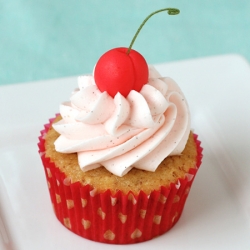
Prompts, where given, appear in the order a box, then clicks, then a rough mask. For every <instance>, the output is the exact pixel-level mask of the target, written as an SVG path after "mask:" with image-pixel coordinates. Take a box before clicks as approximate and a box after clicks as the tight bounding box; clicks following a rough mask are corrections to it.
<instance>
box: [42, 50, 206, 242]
mask: <svg viewBox="0 0 250 250" xmlns="http://www.w3.org/2000/svg"><path fill="white" fill-rule="evenodd" d="M124 55H125V56H124ZM128 58H129V59H128ZM121 65H122V67H120V66H121ZM124 86H125V87H124ZM38 146H39V153H40V156H41V159H42V163H43V166H44V170H45V176H46V179H47V183H48V189H49V193H50V197H51V202H52V205H53V209H54V212H55V215H56V217H57V218H58V220H59V221H60V222H61V223H62V224H63V225H64V226H65V227H66V228H68V229H69V230H70V231H72V232H73V233H76V234H78V235H80V236H82V237H83V238H86V239H89V240H93V241H97V242H103V243H111V244H130V243H137V242H143V241H147V240H150V239H152V238H154V237H156V236H159V235H161V234H163V233H165V232H167V231H168V230H169V229H171V228H172V227H173V226H174V225H175V224H176V222H177V221H178V220H179V218H180V216H181V214H182V211H183V208H184V205H185V202H186V199H187V197H188V194H189V191H190V188H191V185H192V183H193V180H194V177H195V175H196V173H197V170H198V169H199V166H200V164H201V159H202V148H201V147H200V142H199V140H198V139H197V135H195V134H194V133H193V132H192V131H191V130H190V114H189V110H188V104H187V102H186V99H185V97H184V95H183V93H182V92H181V90H180V88H179V86H178V85H177V84H176V83H175V81H174V80H172V79H171V78H169V77H162V76H161V75H160V74H159V73H158V72H157V70H156V69H155V68H154V67H153V66H148V65H147V63H146V61H145V59H144V58H143V57H142V55H141V54H139V53H138V52H136V51H135V50H132V49H130V51H129V53H127V49H126V48H117V49H113V50H110V51H108V52H107V53H106V54H104V55H103V56H102V57H101V58H100V59H99V61H98V62H97V64H96V66H95V69H94V73H93V76H92V75H86V76H80V77H79V78H78V88H77V89H75V90H74V91H73V93H72V94H71V96H70V98H69V101H67V102H64V103H62V104H61V105H60V114H57V115H55V117H54V118H52V119H50V120H49V122H48V124H46V125H45V128H44V130H42V131H41V136H40V137H39V143H38Z"/></svg>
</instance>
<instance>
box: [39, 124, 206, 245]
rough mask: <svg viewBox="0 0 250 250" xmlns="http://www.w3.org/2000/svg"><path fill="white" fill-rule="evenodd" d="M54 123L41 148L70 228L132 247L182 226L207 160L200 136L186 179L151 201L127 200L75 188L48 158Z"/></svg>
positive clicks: (61, 216)
mask: <svg viewBox="0 0 250 250" xmlns="http://www.w3.org/2000/svg"><path fill="white" fill-rule="evenodd" d="M53 120H54V119H50V123H49V124H46V125H45V126H44V127H45V129H44V130H42V131H41V136H40V137H39V143H38V147H39V153H40V156H41V159H42V162H43V166H44V170H45V175H46V179H47V183H48V189H49V193H50V197H51V201H52V204H53V208H54V212H55V214H56V216H57V218H58V220H59V221H60V222H61V223H62V224H63V225H64V226H65V227H66V228H68V229H69V230H70V231H72V232H74V233H76V234H78V235H80V236H82V237H84V238H86V239H89V240H93V241H98V242H104V243H112V244H130V243H137V242H142V241H147V240H150V239H152V238H153V237H156V236H159V235H161V234H163V233H165V232H166V231H168V230H169V229H170V228H172V227H173V226H174V225H175V224H176V222H177V221H178V220H179V218H180V216H181V214H182V211H183V208H184V205H185V201H186V199H187V196H188V194H189V191H190V188H191V185H192V183H193V180H194V177H195V175H196V173H197V170H198V169H199V166H200V164H201V160H202V148H201V147H200V141H198V139H197V135H194V138H195V141H196V145H197V152H198V155H197V164H196V167H195V168H192V169H190V171H189V173H188V174H186V176H185V178H184V179H178V181H177V182H176V183H172V184H171V185H170V187H168V188H166V187H161V189H160V190H159V191H153V192H152V193H151V194H150V195H146V194H145V193H144V192H140V193H139V195H134V194H133V193H132V192H129V193H128V194H123V193H122V192H121V191H118V192H117V193H116V194H111V191H110V190H107V191H105V192H103V193H96V192H95V190H94V189H93V187H91V186H90V185H86V186H83V185H82V184H81V183H79V182H76V183H70V180H69V179H68V178H67V177H66V176H65V174H64V173H62V172H61V171H60V170H59V168H57V167H56V166H55V164H54V163H53V162H50V159H49V158H46V157H45V147H44V142H45V135H46V133H47V131H48V129H49V128H50V126H51V123H52V122H53Z"/></svg>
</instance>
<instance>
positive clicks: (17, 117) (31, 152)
mask: <svg viewBox="0 0 250 250" xmlns="http://www.w3.org/2000/svg"><path fill="white" fill-rule="evenodd" d="M157 68H158V69H159V70H160V72H161V73H162V75H164V76H171V77H172V78H174V79H175V80H176V81H177V82H178V83H179V85H180V86H181V88H182V89H183V92H184V93H185V95H186V97H187V99H188V101H189V105H190V109H191V114H192V127H193V128H194V130H195V132H196V133H198V134H199V138H200V139H201V141H202V146H203V147H204V159H203V164H202V166H201V169H200V170H199V173H198V175H197V177H196V179H195V182H194V185H193V188H192V191H191V193H190V196H189V199H188V201H187V204H186V207H185V210H184V212H183V215H182V217H181V219H180V220H179V222H178V223H177V224H176V226H175V227H174V228H173V229H172V230H170V231H169V232H168V233H166V234H164V235H163V236H160V237H158V238H155V239H153V240H151V241H148V242H144V243H140V244H135V245H127V246H116V249H144V250H145V249H153V247H154V248H155V249H186V250H188V249H192V250H193V249H227V250H229V249H250V192H249V191H250V152H249V142H250V129H249V125H250V67H249V65H248V63H247V62H246V61H245V60H244V58H242V57H240V56H238V55H224V56H217V57H209V58H203V59H194V60H188V61H181V62H174V63H166V64H162V65H157ZM76 86H77V85H76V77H71V78H64V79H57V80H50V81H41V82H36V83H27V84H17V85H10V86H3V87H0V102H1V103H0V104H1V106H0V117H1V118H0V119H1V120H0V121H1V122H0V235H1V238H2V239H1V241H0V249H8V250H9V249H18V250H34V249H36V250H40V249H41V250H44V249H46V250H54V249H60V250H64V249H74V250H78V249H95V250H96V249H102V250H105V249H113V247H114V246H112V245H107V244H100V243H96V242H92V241H89V240H85V239H83V238H81V237H79V236H77V235H75V234H73V233H71V232H70V231H68V230H67V229H66V228H64V227H63V226H62V225H61V224H60V223H59V222H58V221H57V219H56V218H55V216H54V214H53V211H52V207H51V204H50V200H49V195H48V190H47V186H46V182H45V177H44V173H43V168H42V164H41V161H40V158H39V155H38V153H37V145H36V144H37V142H38V139H37V137H38V136H39V131H40V130H41V129H42V128H43V124H45V123H46V122H47V120H48V118H50V117H53V116H54V114H55V113H57V112H58V107H59V103H61V102H62V101H64V100H68V98H69V94H70V93H71V91H72V90H73V89H74V88H75V87H76Z"/></svg>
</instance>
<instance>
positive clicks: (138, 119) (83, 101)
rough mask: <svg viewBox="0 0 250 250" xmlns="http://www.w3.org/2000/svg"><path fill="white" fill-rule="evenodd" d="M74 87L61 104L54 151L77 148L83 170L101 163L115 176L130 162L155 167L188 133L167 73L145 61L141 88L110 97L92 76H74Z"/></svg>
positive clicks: (184, 109) (182, 103) (184, 108)
mask: <svg viewBox="0 0 250 250" xmlns="http://www.w3.org/2000/svg"><path fill="white" fill-rule="evenodd" d="M78 85H79V89H77V90H75V92H74V93H73V94H72V96H71V98H70V102H65V103H62V104H61V106H60V114H61V116H62V118H63V119H62V120H61V121H59V122H57V123H56V124H54V125H53V127H54V129H55V130H56V131H57V132H58V133H60V136H59V138H58V139H57V140H56V142H55V148H56V151H58V152H61V153H73V152H77V154H78V161H79V165H80V167H81V169H82V171H88V170H91V169H94V168H97V167H99V166H104V167H105V168H106V169H107V170H108V171H110V172H111V173H113V174H115V175H117V176H123V175H125V174H126V173H127V172H128V171H129V170H131V168H133V167H135V168H138V169H143V170H147V171H155V170H156V168H157V167H158V165H159V164H160V163H161V162H162V160H163V159H164V158H166V157H167V156H168V155H178V154H181V152H182V151H183V149H184V147H185V145H186V142H187V139H188V135H189V132H190V115H189V110H188V105H187V102H186V100H185V98H184V95H183V94H182V92H181V90H180V88H179V87H178V85H177V84H176V83H175V82H174V81H173V80H172V79H171V78H168V77H166V78H162V77H161V76H160V75H159V73H158V72H157V71H156V70H155V68H153V67H152V66H149V81H148V83H147V84H145V85H144V86H143V87H142V89H141V91H140V92H136V91H134V90H132V91H131V92H130V93H129V95H128V96H127V98H125V97H123V96H122V95H121V94H120V93H117V94H116V96H115V97H114V98H112V97H110V96H109V95H108V94H107V92H100V91H99V90H98V88H97V86H96V85H95V82H94V79H93V76H81V77H79V78H78Z"/></svg>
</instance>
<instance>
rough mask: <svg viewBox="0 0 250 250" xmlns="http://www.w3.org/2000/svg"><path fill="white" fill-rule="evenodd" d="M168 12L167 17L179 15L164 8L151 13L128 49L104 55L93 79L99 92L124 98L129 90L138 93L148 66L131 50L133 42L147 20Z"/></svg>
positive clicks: (99, 61) (145, 81)
mask: <svg viewBox="0 0 250 250" xmlns="http://www.w3.org/2000/svg"><path fill="white" fill-rule="evenodd" d="M162 11H168V14H169V15H177V14H179V13H180V11H179V10H178V9H174V8H165V9H160V10H157V11H155V12H153V13H151V14H150V15H149V16H147V18H146V19H145V20H144V21H143V22H142V24H141V25H140V27H139V29H138V30H137V32H136V34H135V35H134V37H133V39H132V41H131V43H130V46H129V47H128V48H124V47H121V48H114V49H111V50H109V51H107V52H106V53H104V54H103V55H102V56H101V57H100V59H99V60H98V62H97V64H96V66H95V70H94V79H95V83H96V85H97V87H98V88H99V90H100V91H101V92H104V91H107V93H108V94H109V95H110V96H112V97H114V96H115V95H116V94H117V93H118V92H120V94H122V95H123V96H124V97H126V96H127V95H128V94H129V92H130V91H131V90H136V91H138V92H139V91H140V90H141V88H142V87H143V85H144V84H146V83H147V82H148V65H147V62H146V60H145V59H144V57H143V56H142V55H141V54H140V53H139V52H137V51H136V50H133V49H132V46H133V44H134V41H135V39H136V37H137V35H138V34H139V32H140V30H141V29H142V27H143V26H144V24H145V23H146V22H147V20H148V19H149V18H150V17H151V16H153V15H154V14H156V13H159V12H162Z"/></svg>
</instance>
